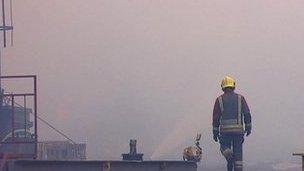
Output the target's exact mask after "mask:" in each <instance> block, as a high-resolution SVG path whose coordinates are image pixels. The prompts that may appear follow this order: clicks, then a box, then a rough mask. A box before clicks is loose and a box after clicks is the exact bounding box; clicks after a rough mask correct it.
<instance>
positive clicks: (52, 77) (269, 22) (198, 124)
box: [2, 0, 304, 168]
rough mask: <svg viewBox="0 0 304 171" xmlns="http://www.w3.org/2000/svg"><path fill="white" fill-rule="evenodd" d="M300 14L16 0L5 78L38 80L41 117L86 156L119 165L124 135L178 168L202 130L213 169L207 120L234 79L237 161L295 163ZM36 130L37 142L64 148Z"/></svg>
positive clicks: (234, 7) (302, 39)
mask: <svg viewBox="0 0 304 171" xmlns="http://www.w3.org/2000/svg"><path fill="white" fill-rule="evenodd" d="M303 9H304V1H302V0H288V1H286V0H255V1H252V0H235V1H222V0H174V1H169V0H167V1H165V0H90V1H83V0H64V1H62V0H43V1H41V0H23V1H14V26H15V30H14V46H13V47H9V48H7V49H5V51H4V59H3V68H2V69H3V73H4V74H6V75H13V74H37V75H38V80H39V81H38V86H39V89H38V92H39V114H40V116H41V117H42V118H45V119H46V120H48V121H49V122H51V123H52V124H53V125H54V126H55V127H56V128H59V129H60V130H63V131H64V132H65V133H66V134H68V135H69V136H70V137H71V138H72V139H74V140H75V141H77V142H84V143H87V155H88V157H89V159H120V154H121V153H122V152H128V141H129V139H130V138H136V139H138V148H139V151H140V152H143V153H144V154H145V159H181V153H182V149H183V148H184V147H185V146H187V145H191V144H193V141H194V137H195V136H196V133H197V132H201V133H202V134H203V140H202V145H203V148H204V159H203V161H202V163H201V164H202V165H204V166H205V167H210V168H212V167H215V166H216V165H221V166H222V165H223V166H224V163H225V161H224V159H223V157H222V156H221V154H220V152H219V147H218V144H216V143H215V142H214V141H213V140H212V127H211V122H212V109H213V104H214V100H215V98H216V97H217V96H218V95H220V94H221V93H222V92H221V89H220V85H219V83H220V81H221V79H222V78H223V77H224V76H225V75H231V76H233V77H234V78H235V79H236V81H237V92H239V93H241V94H243V95H244V96H245V98H246V100H247V102H248V103H249V107H250V108H251V112H252V116H253V133H252V135H251V136H250V137H248V138H246V140H245V144H244V148H245V150H244V153H245V154H244V160H245V163H246V164H247V165H253V164H255V163H273V162H286V161H290V162H295V163H297V162H298V159H297V158H293V157H292V156H291V153H292V152H294V151H301V150H304V145H303V141H304V139H303V131H304V130H303V127H304V122H303V120H304V115H303V104H304V98H303V92H302V89H303V87H304V81H303V76H304V70H303V64H304V58H303V55H304V48H303V44H304V31H303V30H304V23H303V20H304V10H303ZM39 128H40V129H39V139H40V140H41V141H42V140H55V139H59V140H62V138H61V137H60V136H58V135H57V134H56V133H54V132H53V131H52V130H50V129H48V128H47V127H46V126H44V125H43V124H42V123H41V124H40V125H39ZM282 165H284V164H282ZM279 166H280V165H279ZM279 166H274V167H279Z"/></svg>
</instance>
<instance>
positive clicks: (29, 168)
mask: <svg viewBox="0 0 304 171" xmlns="http://www.w3.org/2000/svg"><path fill="white" fill-rule="evenodd" d="M8 171H197V165H196V163H193V162H184V161H143V162H132V161H44V160H16V161H11V162H9V164H8Z"/></svg>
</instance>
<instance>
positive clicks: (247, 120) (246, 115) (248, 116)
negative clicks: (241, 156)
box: [242, 97, 252, 136]
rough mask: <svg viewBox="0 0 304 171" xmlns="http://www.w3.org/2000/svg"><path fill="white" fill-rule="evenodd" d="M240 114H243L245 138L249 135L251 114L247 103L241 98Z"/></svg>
mask: <svg viewBox="0 0 304 171" xmlns="http://www.w3.org/2000/svg"><path fill="white" fill-rule="evenodd" d="M242 113H243V114H244V122H245V131H246V133H247V136H248V135H249V134H251V128H252V125H251V114H250V110H249V107H248V105H247V102H246V100H245V98H244V97H242Z"/></svg>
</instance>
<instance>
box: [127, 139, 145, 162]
mask: <svg viewBox="0 0 304 171" xmlns="http://www.w3.org/2000/svg"><path fill="white" fill-rule="evenodd" d="M136 143H137V140H134V139H132V140H130V144H129V146H130V152H129V153H127V154H122V159H123V160H131V161H132V160H135V161H142V160H143V156H144V154H142V153H137V148H136Z"/></svg>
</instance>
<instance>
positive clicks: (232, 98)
mask: <svg viewBox="0 0 304 171" xmlns="http://www.w3.org/2000/svg"><path fill="white" fill-rule="evenodd" d="M243 123H245V126H246V127H247V126H251V115H250V111H249V108H248V105H247V103H246V101H245V99H244V97H243V96H241V95H239V94H236V93H234V92H227V93H224V94H223V95H221V96H219V97H218V98H217V99H216V102H215V105H214V110H213V130H214V131H220V133H243V132H244V126H243V125H244V124H243Z"/></svg>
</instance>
